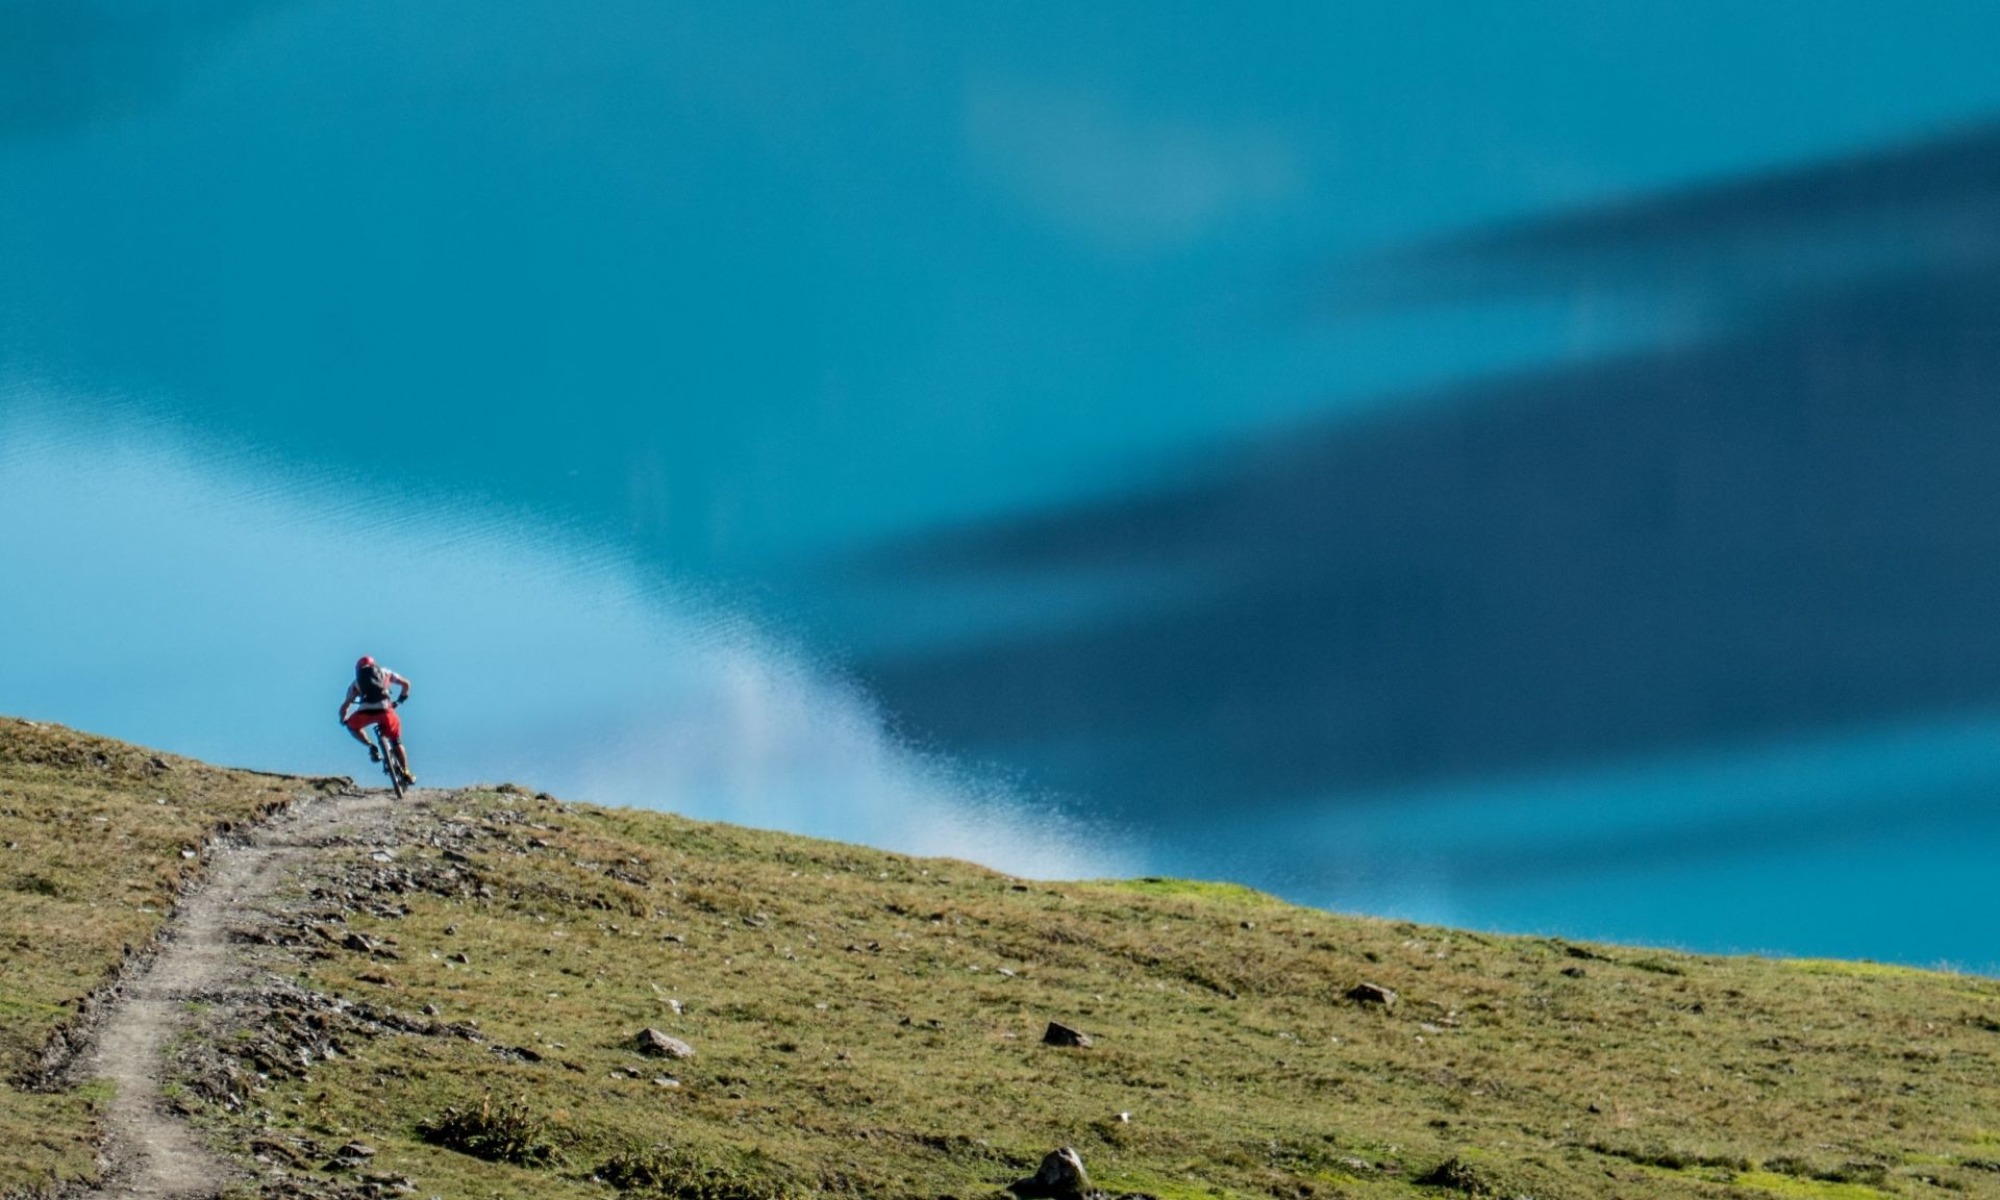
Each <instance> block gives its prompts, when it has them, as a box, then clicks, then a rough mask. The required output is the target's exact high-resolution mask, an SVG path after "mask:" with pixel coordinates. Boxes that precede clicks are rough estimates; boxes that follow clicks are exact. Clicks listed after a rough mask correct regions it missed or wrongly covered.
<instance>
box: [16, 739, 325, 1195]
mask: <svg viewBox="0 0 2000 1200" xmlns="http://www.w3.org/2000/svg"><path fill="white" fill-rule="evenodd" d="M311 786H314V785H313V784H311V783H310V782H308V781H302V780H296V779H281V778H276V777H272V776H268V775H258V774H255V773H252V772H246V771H225V770H219V769H217V768H214V767H207V766H203V765H201V764H200V763H195V762H190V761H188V760H186V759H182V758H176V757H173V756H171V755H161V754H154V753H153V752H151V751H148V750H140V749H137V748H135V747H132V746H127V745H123V744H121V743H118V742H113V741H107V740H105V739H103V738H93V737H88V736H85V735H83V734H78V733H74V732H71V731H70V730H67V729H62V728H60V727H57V726H51V725H37V724H31V723H28V722H25V721H15V720H11V719H6V718H0V1081H4V1082H0V1195H6V1194H10V1193H13V1192H16V1191H22V1190H27V1189H29V1188H32V1187H37V1186H40V1185H41V1184H43V1183H45V1182H47V1181H49V1180H56V1179H77V1178H83V1177H87V1176H88V1175H89V1174H90V1173H91V1171H92V1170H93V1159H94V1157H95V1154H94V1150H93V1146H94V1142H95V1138H96V1125H95V1122H94V1120H93V1117H92V1113H93V1110H94V1108H95V1105H96V1104H97V1103H98V1102H99V1101H100V1100H102V1099H103V1097H102V1096H101V1095H100V1094H98V1093H97V1092H96V1091H95V1090H94V1089H91V1088H88V1087H85V1088H81V1089H71V1088H61V1087H55V1086H53V1085H54V1082H55V1081H54V1080H52V1079H51V1078H50V1076H51V1074H52V1072H54V1071H56V1070H57V1069H59V1068H60V1066H61V1065H62V1064H63V1063H64V1062H65V1061H66V1053H67V1050H68V1048H69V1045H68V1042H69V1039H68V1034H69V1033H70V1032H71V1031H73V1030H74V1029H75V1028H76V1027H77V1025H78V1023H79V1021H80V1020H81V1019H82V1018H83V1016H84V1014H85V1010H86V1009H87V1008H88V1007H89V1005H90V1002H91V999H92V993H93V991H95V990H96V989H97V988H98V987H99V986H100V985H102V984H104V983H105V982H106V981H107V980H108V979H109V978H110V977H111V976H112V975H113V973H114V972H115V971H117V969H118V967H119V965H120V964H121V963H122V962H123V961H124V958H125V955H126V952H127V950H128V949H135V950H136V949H143V948H144V947H146V946H147V945H149V944H150V943H151V942H152V940H153V938H154V936H155V935H156V934H157V933H158V931H159V929H160V926H161V925H162V923H163V922H165V921H166V919H167V914H168V912H169V911H170V910H171V909H172V907H173V903H174V899H175V897H176V896H178V895H179V894H180V889H181V888H182V886H184V885H185V884H187V883H189V882H191V881H192V880H194V879H195V878H197V877H198V876H199V874H200V872H201V869H202V857H201V856H202V850H203V847H204V845H205V843H206V842H207V840H208V838H209V837H210V836H212V835H213V834H214V833H216V832H217V831H218V830H219V829H222V828H225V827H227V826H230V825H232V824H238V823H243V822H247V821H252V820H255V819H256V818H258V817H259V816H261V815H263V814H265V813H267V812H270V811H272V810H273V809H274V808H276V807H278V806H281V805H282V804H284V803H285V802H286V801H287V800H288V799H289V798H290V797H291V796H293V795H295V794H297V793H298V792H299V791H301V790H303V789H305V788H309V787H311Z"/></svg>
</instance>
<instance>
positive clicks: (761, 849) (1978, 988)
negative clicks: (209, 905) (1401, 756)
mask: <svg viewBox="0 0 2000 1200" xmlns="http://www.w3.org/2000/svg"><path fill="white" fill-rule="evenodd" d="M426 820H427V821H428V824H419V825H418V826H416V828H417V829H418V831H419V836H417V837H416V838H415V839H414V842H411V841H406V842H405V844H404V845H403V846H401V847H399V848H397V849H395V850H394V852H393V858H391V859H390V861H387V862H384V861H381V860H382V858H384V857H385V855H384V854H382V853H381V852H380V851H379V850H378V849H373V848H370V847H355V848H352V849H351V850H348V851H344V852H343V853H344V855H345V858H344V859H343V860H342V865H341V868H340V869H341V871H342V872H343V874H342V876H341V882H340V883H338V884H337V885H335V886H333V887H331V888H330V889H323V892H322V895H321V896H320V897H319V898H317V900H316V901H314V903H316V904H317V905H318V908H317V909H315V910H312V911H308V912H305V913H304V914H303V915H302V917H301V924H300V933H301V937H300V939H299V941H300V946H301V949H300V951H299V955H298V957H297V958H296V959H295V961H296V963H297V966H296V971H297V973H298V978H299V980H300V982H301V983H303V984H304V986H305V987H306V988H308V989H310V990H312V991H315V992H318V993H323V994H325V995H327V996H333V997H339V998H344V999H346V1000H348V1001H352V1002H355V1003H357V1004H362V1005H366V1006H372V1007H371V1008H369V1009H368V1010H367V1011H370V1012H373V1013H375V1014H376V1016H378V1017H379V1016H381V1015H382V1014H384V1013H394V1014H401V1018H399V1019H402V1018H407V1021H406V1024H407V1025H409V1026H410V1027H412V1029H413V1030H414V1031H409V1032H393V1031H390V1030H389V1029H384V1028H373V1029H372V1030H364V1029H362V1028H361V1027H360V1026H357V1025H355V1024H354V1023H352V1022H349V1024H348V1025H345V1026H343V1025H342V1024H341V1021H340V1020H339V1019H336V1020H334V1021H333V1022H332V1023H331V1024H330V1025H327V1026H326V1027H325V1028H326V1030H327V1031H328V1033H327V1035H326V1036H328V1037H331V1038H332V1039H333V1041H332V1042H329V1043H328V1046H329V1047H331V1048H334V1049H335V1051H336V1053H335V1056H334V1057H332V1058H327V1057H325V1056H324V1055H321V1056H319V1057H317V1058H315V1059H313V1060H312V1061H311V1062H309V1063H307V1064H306V1065H303V1066H301V1065H299V1063H298V1059H297V1056H296V1054H293V1055H292V1057H291V1059H290V1061H289V1062H280V1061H278V1059H280V1058H281V1057H283V1056H281V1055H276V1054H272V1053H270V1052H269V1047H268V1046H266V1047H265V1049H264V1050H263V1051H258V1050H257V1049H256V1047H257V1046H258V1045H259V1044H260V1042H268V1041H269V1040H270V1039H271V1037H272V1032H271V1026H270V1025H269V1024H268V1023H267V1024H266V1025H265V1026H262V1027H255V1028H248V1029H244V1030H241V1031H239V1032H238V1033H237V1034H235V1035H233V1036H234V1037H235V1038H236V1039H237V1040H238V1041H239V1042H240V1043H242V1045H243V1046H244V1047H246V1049H245V1051H244V1053H246V1054H251V1055H253V1056H254V1055H255V1054H257V1053H264V1054H265V1055H266V1060H267V1062H266V1065H267V1067H268V1069H267V1070H266V1078H264V1079H262V1080H259V1079H256V1078H254V1077H253V1076H250V1075H248V1074H245V1075H243V1076H242V1077H241V1087H240V1089H239V1090H240V1094H241V1096H242V1098H243V1099H242V1104H241V1106H240V1108H237V1109H236V1110H234V1111H229V1110H228V1109H227V1107H226V1106H222V1105H215V1106H211V1108H210V1113H211V1120H213V1121H214V1122H215V1124H216V1126H217V1128H218V1129H219V1130H221V1131H224V1132H226V1133H229V1134H230V1136H233V1137H235V1138H236V1139H237V1141H238V1144H239V1145H250V1144H252V1143H255V1142H256V1141H257V1139H262V1142H261V1143H260V1144H262V1145H263V1146H265V1147H266V1148H267V1150H269V1149H270V1148H272V1147H275V1146H280V1145H290V1146H292V1147H294V1148H295V1149H294V1150H292V1151H289V1152H288V1153H291V1154H292V1155H293V1156H294V1157H296V1158H298V1159H299V1161H301V1162H303V1163H308V1164H310V1163H311V1162H312V1161H314V1160H315V1159H316V1157H317V1156H319V1155H323V1154H324V1153H325V1151H326V1150H328V1149H329V1148H332V1147H335V1146H338V1145H339V1144H341V1143H342V1142H344V1141H346V1140H348V1139H351V1138H358V1139H360V1140H362V1141H364V1142H366V1143H367V1144H368V1145H370V1146H371V1147H373V1148H374V1149H375V1150H376V1151H377V1152H378V1153H377V1154H376V1156H375V1157H374V1158H373V1159H372V1160H371V1162H370V1164H369V1166H368V1169H369V1170H370V1171H374V1172H377V1173H380V1174H386V1175H401V1176H406V1177H408V1178H409V1179H410V1180H412V1181H414V1184H415V1186H416V1188H417V1191H418V1194H420V1195H444V1196H481V1197H487V1196H518V1197H559V1196H579V1197H580V1196H586V1195H589V1196H602V1195H605V1194H607V1189H608V1188H616V1189H618V1190H622V1191H626V1192H629V1193H631V1194H634V1195H681V1196H704V1197H715V1196H739V1197H755V1196H778V1195H806V1194H812V1193H838V1194H856V1195H869V1196H928V1197H939V1196H988V1195H991V1194H992V1193H993V1192H994V1190H995V1189H996V1188H997V1187H998V1186H999V1185H1002V1184H1004V1183H1005V1182H1007V1181H1009V1180H1011V1179H1014V1178H1017V1177H1019V1176H1021V1175H1023V1174H1026V1173H1028V1172H1029V1171H1030V1170H1031V1169H1032V1168H1033V1166H1034V1165H1035V1163H1036V1162H1037V1160H1038V1159H1039V1158H1040V1157H1041V1156H1042V1155H1043V1154H1044V1153H1045V1152H1046V1151H1048V1150H1050V1149H1052V1148H1054V1147H1057V1146H1061V1145H1072V1146H1075V1147H1076V1148H1077V1149H1078V1150H1079V1151H1080V1152H1081V1154H1082V1157H1083V1159H1084V1162H1085V1163H1086V1165H1087V1166H1088V1167H1089V1168H1090V1170H1091V1172H1092V1174H1093V1176H1094V1179H1095V1182H1096V1183H1097V1184H1098V1185H1099V1186H1102V1187H1105V1188H1107V1189H1108V1190H1111V1191H1114V1192H1117V1191H1143V1192H1148V1193H1152V1194H1155V1195H1158V1196H1161V1197H1193V1196H1212V1195H1227V1196H1274V1197H1310V1196H1355V1197H1415V1196H1432V1197H1442V1196H1449V1195H1452V1194H1460V1195H1465V1194H1472V1195H1479V1194H1490V1195H1504V1196H1510V1197H1512V1196H1523V1195H1525V1196H1534V1197H1560V1196H1569V1197H1577V1198H1583V1197H1617V1196H1627V1197H1640V1196H1647V1197H1652V1196H1686V1197H1697V1196H1744V1197H1764V1196H1785V1197H1823V1198H1826V1200H1834V1198H1846V1200H1863V1198H1871V1197H1876V1196H1878V1195H1885V1194H1894V1195H1899V1196H1914V1197H1921V1196H1928V1195H1938V1196H1943V1195H1992V1194H2000V984H1997V983H1996V982H1994V981H1991V980H1987V979H1982V978H1973V977H1965V976H1957V975H1950V974H1939V973H1929V972H1923V971H1915V970H1905V969H1898V968H1882V967H1876V966H1869V965H1865V964H1845V963H1835V962H1817V961H1815V962H1786V961H1772V960H1759V959H1751V958H1717V957H1705V956H1691V955H1684V954H1674V953H1664V952H1657V951H1648V950H1633V949H1624V948H1616V947H1609V946H1581V945H1573V944H1567V943H1563V942H1559V941H1551V940H1547V939H1540V938H1513V937H1497V936H1486V935H1479V934H1472V933H1465V932H1458V931H1453V930H1448V929H1437V928H1426V927H1421V926H1417V925H1411V924H1404V923H1396V922H1388V921H1380V920H1370V919H1363V918H1355V917H1347V916H1337V915H1334V914H1330V913H1326V912H1321V911H1315V910H1311V909H1304V908H1297V907H1292V906H1289V905H1286V904H1283V903H1280V902H1278V901H1276V900H1273V899H1271V898H1269V897H1266V896H1263V895H1260V894H1258V893H1255V892H1252V891H1249V890H1247V889H1241V888H1235V887H1230V886H1217V885H1196V884H1183V883H1175V882H1171V881H1158V880H1147V881H1137V882H1130V883H1069V884H1048V883H1036V882H1025V881H1021V880H1016V879H1012V878H1009V877H1006V876H1002V875H999V874H995V873H993V872H991V871H987V870H983V869H981V868H978V867H974V866H970V865H967V864H965V863H960V862H951V861H941V860H920V859H912V858H907V857H902V856H899V855H895V854H888V853H881V852H877V851H873V850H867V849H862V848H858V847H853V846H845V845H838V844H832V843H827V842H818V841H811V840H807V839H803V838H798V837H791V836H785V835H780V834H773V833H760V832H754V831H750V830H745V829H739V828H733V827H728V826H720V825H708V824H699V823H696V822H692V821H688V820H684V819H681V818H678V817H674V816H670V815H660V814H652V813H641V812H632V811H618V810H603V809H597V808H592V807H588V806H584V805H572V804H561V803H557V802H554V801H551V800H548V799H546V798H539V797H534V796H530V795H528V794H526V793H522V792H518V791H514V790H511V789H507V790H502V791H497V792H476V793H465V794H461V795H456V796H452V797H448V798H446V799H445V800H443V801H442V802H440V803H439V804H438V805H437V806H436V807H435V808H434V809H433V810H432V811H431V813H430V815H429V817H428V818H426ZM425 830H428V832H424V831H425ZM371 914H372V915H371ZM343 918H344V919H343ZM308 927H310V928H308ZM329 929H330V931H329ZM314 930H318V931H320V932H318V933H315V932H313V931H314ZM353 932H358V933H360V934H362V935H363V937H364V938H365V939H367V941H366V942H357V943H354V944H355V945H364V946H372V947H373V949H372V951H363V950H356V949H352V948H342V947H341V945H340V942H341V941H342V940H344V938H345V936H346V934H348V933H353ZM1363 983H1370V984H1375V985H1379V986H1380V987H1384V988H1388V989H1392V990H1393V991H1395V992H1396V993H1397V994H1398V999H1397V1000H1396V1002H1395V1003H1394V1004H1393V1005H1392V1006H1388V1007H1385V1006H1383V1005H1381V1004H1378V1003H1368V1002H1365V1001H1361V1000H1356V999H1352V998H1350V997H1349V995H1348V993H1349V992H1350V990H1352V989H1354V988H1355V987H1356V986H1357V985H1359V984H1363ZM426 1006H432V1007H434V1008H435V1009H436V1014H435V1016H434V1018H426V1017H423V1016H421V1015H420V1014H421V1013H422V1012H423V1010H424V1009H425V1007H426ZM1051 1019H1054V1020H1059V1021H1062V1022H1064V1023H1066V1024H1069V1025H1072V1026H1074V1027H1076V1028H1078V1029H1081V1030H1082V1031H1084V1032H1085V1033H1087V1034H1088V1035H1089V1036H1090V1037H1091V1039H1092V1045H1090V1046H1089V1047H1087V1048H1058V1047H1055V1046H1049V1045H1044V1044H1042V1041H1041V1037H1042V1033H1043V1031H1044V1029H1045V1027H1046V1025H1047V1023H1048V1022H1049V1021H1050V1020H1051ZM426 1020H428V1021H429V1022H430V1026H429V1029H428V1030H421V1029H416V1028H415V1027H419V1026H422V1025H424V1023H425V1021H426ZM468 1021H476V1022H477V1024H478V1029H477V1034H476V1036H466V1035H465V1028H464V1026H463V1025H462V1023H464V1022H468ZM645 1027H653V1028H657V1029H659V1030H661V1031H663V1032H664V1033H666V1034H668V1035H671V1036H672V1037H674V1038H678V1039H681V1040H682V1041H684V1042H686V1043H688V1044H689V1045H690V1046H692V1047H693V1049H694V1051H695V1057H693V1058H692V1059H687V1060H672V1059H663V1058H651V1057H644V1056H642V1055H640V1054H639V1053H638V1052H637V1050H636V1048H635V1046H634V1043H633V1037H634V1035H635V1034H636V1033H637V1032H638V1031H639V1030H640V1029H642V1028H645ZM452 1028H456V1029H458V1030H459V1032H458V1033H457V1034H453V1033H451V1032H449V1030H450V1029H452ZM343 1029H346V1030H348V1031H349V1032H342V1030H343ZM312 1036H317V1035H312ZM308 1040H310V1038H309V1039H308ZM335 1042H337V1043H338V1044H337V1046H336V1045H334V1043H335ZM663 1081H671V1082H663ZM299 1146H307V1147H311V1148H312V1152H310V1153H308V1152H301V1151H298V1150H297V1149H296V1147H299ZM468 1150H472V1151H476V1153H468V1152H467V1151H468ZM272 1153H276V1151H272ZM267 1156H268V1155H267Z"/></svg>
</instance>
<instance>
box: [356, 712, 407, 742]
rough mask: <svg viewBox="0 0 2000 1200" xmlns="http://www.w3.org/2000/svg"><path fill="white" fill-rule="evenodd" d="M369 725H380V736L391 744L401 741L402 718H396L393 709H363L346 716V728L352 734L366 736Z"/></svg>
mask: <svg viewBox="0 0 2000 1200" xmlns="http://www.w3.org/2000/svg"><path fill="white" fill-rule="evenodd" d="M370 725H380V726H381V727H382V736H384V737H386V738H388V739H389V740H390V741H392V742H400V741H402V740H403V718H401V717H399V716H397V715H396V710H395V709H393V708H377V709H363V710H362V711H360V712H356V713H349V714H348V717H347V727H348V728H349V729H352V730H353V731H354V732H356V733H360V734H366V732H367V730H368V727H369V726H370Z"/></svg>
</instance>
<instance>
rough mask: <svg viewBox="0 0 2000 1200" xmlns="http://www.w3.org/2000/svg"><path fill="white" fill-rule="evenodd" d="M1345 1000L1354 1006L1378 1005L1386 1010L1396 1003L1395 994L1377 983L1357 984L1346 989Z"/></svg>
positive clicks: (1390, 989)
mask: <svg viewBox="0 0 2000 1200" xmlns="http://www.w3.org/2000/svg"><path fill="white" fill-rule="evenodd" d="M1347 998H1348V999H1349V1000H1352V1001H1354V1002H1355V1003H1356V1004H1379V1005H1381V1006H1382V1007H1383V1008H1388V1007H1390V1006H1392V1005H1394V1004H1395V1003H1396V992H1395V990H1394V989H1393V988H1385V987H1383V986H1382V985H1381V984H1379V983H1357V984H1355V985H1354V986H1353V987H1351V988H1348V989H1347Z"/></svg>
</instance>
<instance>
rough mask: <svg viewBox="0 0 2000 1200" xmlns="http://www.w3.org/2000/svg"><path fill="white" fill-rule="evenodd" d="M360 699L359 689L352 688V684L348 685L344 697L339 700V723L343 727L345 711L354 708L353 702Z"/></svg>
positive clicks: (345, 716)
mask: <svg viewBox="0 0 2000 1200" xmlns="http://www.w3.org/2000/svg"><path fill="white" fill-rule="evenodd" d="M360 698H361V689H360V688H357V687H355V686H354V685H353V684H351V683H350V684H348V685H347V695H346V696H344V697H342V698H341V701H340V721H341V724H343V725H344V724H346V723H347V710H348V709H350V708H353V707H354V702H355V701H356V700H359V699H360Z"/></svg>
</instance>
